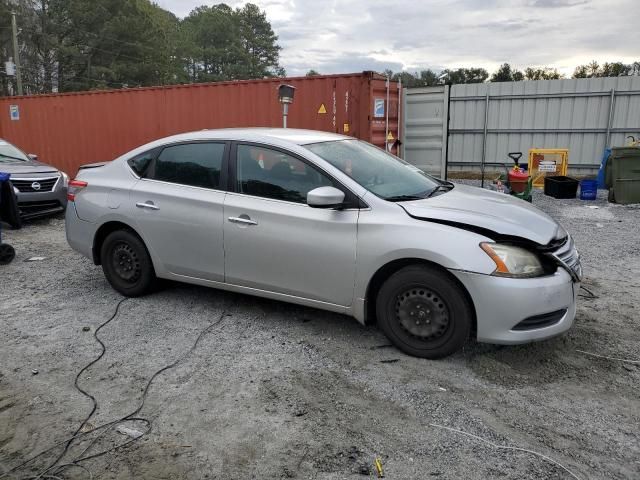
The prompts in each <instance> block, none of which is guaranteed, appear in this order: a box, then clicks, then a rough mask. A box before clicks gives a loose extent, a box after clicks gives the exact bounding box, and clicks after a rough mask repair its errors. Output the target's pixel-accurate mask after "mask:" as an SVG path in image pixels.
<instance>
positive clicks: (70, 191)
mask: <svg viewBox="0 0 640 480" xmlns="http://www.w3.org/2000/svg"><path fill="white" fill-rule="evenodd" d="M87 185H89V184H88V183H87V182H83V181H82V180H71V181H70V182H69V186H68V187H67V200H69V201H70V202H73V201H74V200H75V199H76V195H77V194H78V192H79V191H80V190H82V189H83V188H85V187H86V186H87Z"/></svg>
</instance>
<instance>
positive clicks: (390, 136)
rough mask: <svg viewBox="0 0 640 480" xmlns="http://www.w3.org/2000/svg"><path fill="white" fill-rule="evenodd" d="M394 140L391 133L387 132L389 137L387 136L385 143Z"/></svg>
mask: <svg viewBox="0 0 640 480" xmlns="http://www.w3.org/2000/svg"><path fill="white" fill-rule="evenodd" d="M394 140H395V138H393V133H391V132H389V135H387V142H393V141H394Z"/></svg>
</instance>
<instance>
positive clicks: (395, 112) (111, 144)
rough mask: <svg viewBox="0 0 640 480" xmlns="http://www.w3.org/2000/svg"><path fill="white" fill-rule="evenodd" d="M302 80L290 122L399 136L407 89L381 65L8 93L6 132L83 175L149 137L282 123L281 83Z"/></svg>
mask: <svg viewBox="0 0 640 480" xmlns="http://www.w3.org/2000/svg"><path fill="white" fill-rule="evenodd" d="M283 83H286V84H290V85H293V86H294V87H296V92H295V99H294V103H293V105H291V106H290V108H289V117H288V127H289V128H308V129H313V130H323V131H327V132H336V133H341V134H345V135H350V136H353V137H357V138H360V139H363V140H367V141H369V142H372V143H374V144H376V145H378V146H380V147H383V148H384V147H385V144H387V145H389V146H392V151H393V152H395V145H394V142H395V140H396V139H397V138H399V134H400V132H399V130H398V129H399V122H398V118H399V113H400V112H399V108H400V101H399V100H400V92H399V89H398V84H397V83H396V82H390V83H389V89H388V91H389V102H388V105H387V82H386V79H385V77H384V76H381V75H378V74H376V73H374V72H363V73H356V74H345V75H327V76H314V77H296V78H278V79H266V80H246V81H233V82H219V83H206V84H194V85H177V86H167V87H149V88H132V89H123V90H106V91H91V92H79V93H67V94H50V95H33V96H22V97H5V98H2V99H0V137H2V138H4V139H6V140H8V141H9V142H11V143H14V144H15V145H17V146H18V147H20V148H21V149H23V150H24V151H25V152H27V153H34V154H37V155H38V157H39V158H40V159H41V160H42V161H43V162H46V163H49V164H52V165H54V166H56V167H57V168H60V169H62V170H63V171H65V172H67V173H69V174H70V175H75V173H76V172H77V169H78V167H79V166H80V165H83V164H86V163H93V162H101V161H107V160H113V159H114V158H117V157H118V156H120V155H122V154H123V153H126V152H127V151H129V150H131V149H132V148H134V147H137V146H139V145H142V144H144V143H147V142H149V141H152V140H155V139H158V138H162V137H166V136H168V135H173V134H176V133H183V132H189V131H194V130H202V129H214V128H227V127H281V126H282V106H281V105H280V103H279V102H278V86H279V85H281V84H283Z"/></svg>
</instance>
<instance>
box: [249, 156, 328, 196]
mask: <svg viewBox="0 0 640 480" xmlns="http://www.w3.org/2000/svg"><path fill="white" fill-rule="evenodd" d="M236 179H237V180H236V181H237V191H238V192H239V193H244V194H247V195H254V196H256V197H264V198H273V199H276V200H285V201H288V202H296V203H306V202H307V193H309V192H310V191H311V190H313V189H314V188H318V187H327V186H334V183H333V182H332V181H331V179H329V178H328V177H327V176H325V175H324V174H323V173H321V172H320V171H319V170H317V169H316V168H314V167H312V166H311V165H309V164H307V163H305V162H302V161H300V160H298V159H297V158H295V157H293V156H291V155H287V154H286V153H283V152H280V151H277V150H272V149H270V148H265V147H258V146H255V145H238V147H237V157H236Z"/></svg>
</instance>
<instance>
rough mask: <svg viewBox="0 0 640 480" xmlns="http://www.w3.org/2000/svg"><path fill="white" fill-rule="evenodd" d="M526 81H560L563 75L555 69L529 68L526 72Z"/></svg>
mask: <svg viewBox="0 0 640 480" xmlns="http://www.w3.org/2000/svg"><path fill="white" fill-rule="evenodd" d="M524 78H525V79H526V80H558V79H560V78H562V75H561V74H560V73H558V70H556V69H555V68H548V67H544V68H538V67H527V68H525V70H524Z"/></svg>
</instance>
